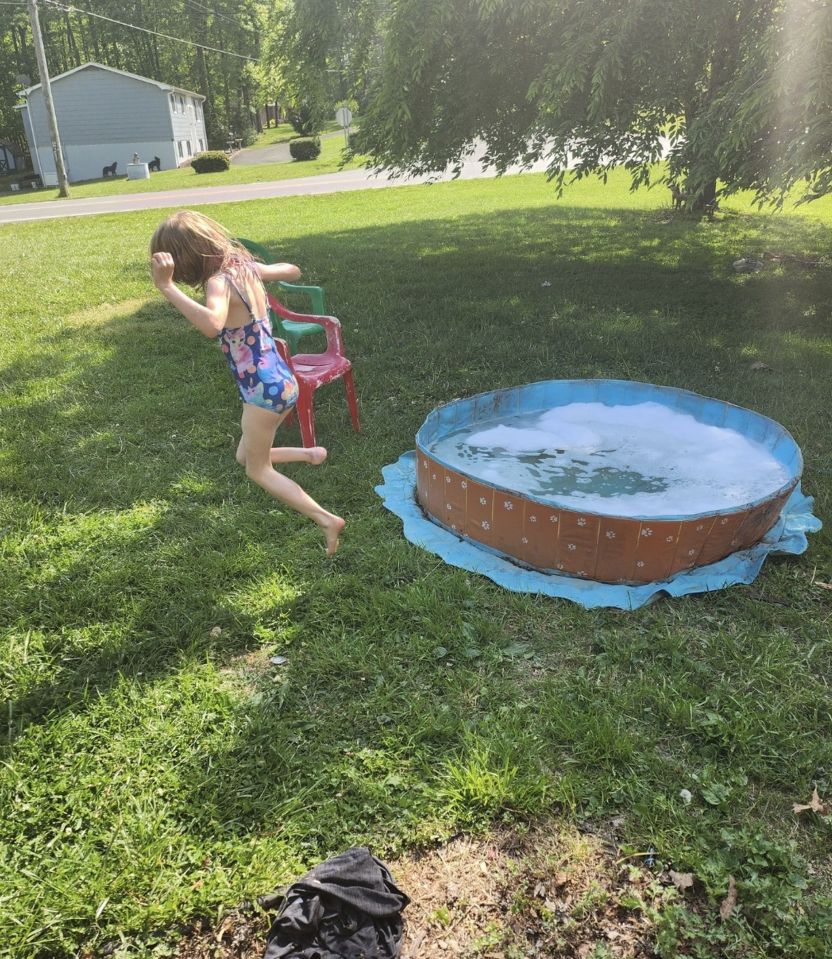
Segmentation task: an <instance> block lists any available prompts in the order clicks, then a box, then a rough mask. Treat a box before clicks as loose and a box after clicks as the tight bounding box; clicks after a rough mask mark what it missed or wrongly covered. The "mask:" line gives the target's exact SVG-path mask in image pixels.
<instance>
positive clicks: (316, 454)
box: [306, 446, 327, 466]
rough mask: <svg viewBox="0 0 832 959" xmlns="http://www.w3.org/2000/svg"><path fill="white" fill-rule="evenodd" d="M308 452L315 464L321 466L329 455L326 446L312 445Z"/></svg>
mask: <svg viewBox="0 0 832 959" xmlns="http://www.w3.org/2000/svg"><path fill="white" fill-rule="evenodd" d="M306 452H307V454H308V456H309V462H310V463H311V464H312V465H313V466H320V465H321V463H323V461H324V460H325V459H326V457H327V452H326V447H325V446H310V447H309V449H308V450H307V451H306Z"/></svg>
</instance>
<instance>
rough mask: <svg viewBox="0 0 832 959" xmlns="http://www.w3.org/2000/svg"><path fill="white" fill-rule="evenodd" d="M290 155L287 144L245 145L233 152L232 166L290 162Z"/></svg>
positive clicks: (326, 137) (325, 137)
mask: <svg viewBox="0 0 832 959" xmlns="http://www.w3.org/2000/svg"><path fill="white" fill-rule="evenodd" d="M343 136H344V134H343V133H338V132H336V133H325V134H324V135H323V136H322V137H321V139H322V140H331V139H332V137H342V138H343ZM291 160H292V155H291V153H289V144H288V142H287V143H273V144H272V145H271V146H270V147H245V149H243V150H238V151H237V152H236V153H235V154H234V159H233V161H232V162H233V164H234V166H255V165H257V164H260V163H290V162H291Z"/></svg>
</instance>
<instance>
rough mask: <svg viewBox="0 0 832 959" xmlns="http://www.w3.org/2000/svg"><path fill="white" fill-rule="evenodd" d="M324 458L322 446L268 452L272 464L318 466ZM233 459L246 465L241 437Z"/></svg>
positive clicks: (241, 464) (281, 448) (292, 447)
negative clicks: (307, 464)
mask: <svg viewBox="0 0 832 959" xmlns="http://www.w3.org/2000/svg"><path fill="white" fill-rule="evenodd" d="M326 456H327V453H326V448H325V447H323V446H310V447H303V446H273V447H272V448H271V450H270V451H269V459H270V460H271V462H272V463H310V464H311V465H312V466H320V465H321V463H323V461H324V460H325V459H326ZM235 458H236V460H237V462H238V463H239V464H240V466H245V465H246V444H245V440H244V439H243V437H242V436H241V437H240V442H239V443H238V444H237V452H236V453H235Z"/></svg>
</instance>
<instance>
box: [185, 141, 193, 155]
mask: <svg viewBox="0 0 832 959" xmlns="http://www.w3.org/2000/svg"><path fill="white" fill-rule="evenodd" d="M185 145H186V146H187V148H188V152H187V153H186V154H185V156H193V154H192V153H191V141H190V140H186V141H185Z"/></svg>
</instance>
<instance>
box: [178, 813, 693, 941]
mask: <svg viewBox="0 0 832 959" xmlns="http://www.w3.org/2000/svg"><path fill="white" fill-rule="evenodd" d="M617 855H618V854H617V852H616V849H615V847H614V846H613V845H612V844H611V843H610V842H608V841H606V840H605V839H603V838H601V837H599V836H597V835H585V834H582V833H580V832H578V831H577V830H575V829H566V828H565V827H564V828H561V829H558V828H555V827H547V828H540V827H538V828H535V829H533V830H531V831H529V832H527V833H525V834H523V835H518V834H517V833H516V832H510V831H503V832H495V833H491V834H490V835H488V836H486V837H484V838H471V837H467V836H459V837H456V838H454V839H452V840H451V841H450V842H448V843H446V844H445V845H443V846H441V847H439V848H437V849H432V850H430V851H428V852H424V853H421V854H418V855H411V856H407V857H403V858H402V859H399V860H395V861H392V862H389V863H388V865H389V866H390V870H391V872H392V873H393V876H394V878H395V880H396V883H397V884H398V885H399V886H400V887H401V889H403V890H404V892H406V893H407V895H408V896H410V898H411V903H410V905H409V906H408V907H407V909H406V910H405V918H406V931H405V939H404V943H403V947H402V959H417V957H418V959H475V957H476V959H515V957H516V959H526V957H535V956H540V957H541V959H542V957H545V959H567V957H568V959H595V957H601V956H603V957H604V959H636V957H646V956H652V955H653V950H652V945H651V943H652V941H653V938H654V937H653V921H654V917H655V916H656V915H657V914H658V912H660V911H661V909H662V906H663V905H664V904H665V903H666V902H668V901H670V900H672V899H673V898H678V897H679V896H680V895H682V894H681V893H678V892H677V891H676V889H675V888H674V887H673V883H672V880H671V878H670V877H669V875H662V876H657V875H654V874H653V873H652V872H650V871H649V870H648V869H646V868H644V867H642V866H641V865H636V864H634V861H633V860H627V859H621V858H617ZM268 925H269V921H268V918H267V917H266V916H264V915H262V914H259V915H255V914H247V913H244V912H240V911H239V910H234V911H231V912H229V913H227V914H226V915H225V916H224V918H223V919H222V921H221V922H220V924H219V925H218V926H216V927H215V928H210V927H209V926H207V925H201V926H198V927H195V928H193V929H191V930H190V931H189V932H188V933H187V935H185V936H184V937H183V938H182V939H181V940H180V942H179V944H178V948H177V952H176V953H175V954H176V956H177V959H255V957H257V959H261V957H262V956H263V953H264V951H265V935H266V933H267V931H268Z"/></svg>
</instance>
